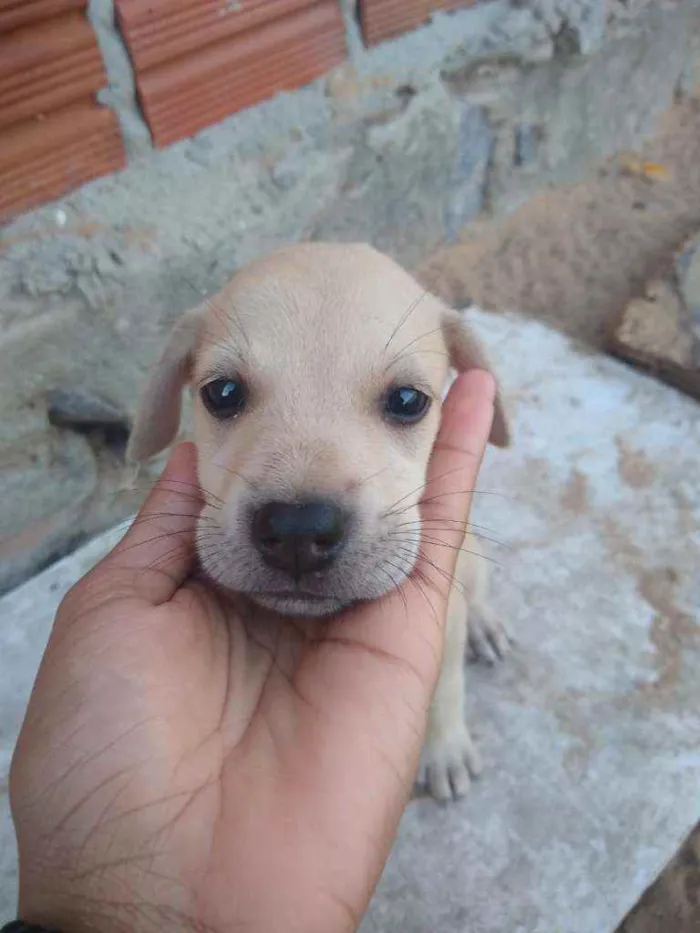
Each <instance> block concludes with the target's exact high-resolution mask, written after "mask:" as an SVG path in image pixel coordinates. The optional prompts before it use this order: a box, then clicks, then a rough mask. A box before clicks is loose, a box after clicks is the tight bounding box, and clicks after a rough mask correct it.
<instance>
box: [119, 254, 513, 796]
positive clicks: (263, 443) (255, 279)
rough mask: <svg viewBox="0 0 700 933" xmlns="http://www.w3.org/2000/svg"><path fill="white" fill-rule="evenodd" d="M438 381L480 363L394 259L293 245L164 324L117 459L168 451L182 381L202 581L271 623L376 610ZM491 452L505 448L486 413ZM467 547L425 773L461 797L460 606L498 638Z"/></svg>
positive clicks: (434, 424) (464, 766) (457, 323)
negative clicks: (162, 340)
mask: <svg viewBox="0 0 700 933" xmlns="http://www.w3.org/2000/svg"><path fill="white" fill-rule="evenodd" d="M450 367H453V368H454V369H456V370H460V371H462V370H466V369H470V368H475V367H479V368H488V364H487V363H486V360H485V358H484V355H483V353H482V351H481V349H480V347H479V346H478V344H477V343H476V341H475V340H474V338H473V337H472V336H471V334H470V333H469V331H468V330H467V328H466V326H465V325H464V323H463V321H462V317H461V315H459V314H458V313H457V312H455V311H453V310H451V309H449V308H446V307H445V306H444V305H442V304H441V303H440V302H439V301H438V300H437V299H436V298H434V297H433V296H431V295H429V294H427V293H426V292H425V291H424V290H423V289H422V288H421V287H420V286H419V285H418V284H417V283H416V282H415V281H414V279H412V278H411V276H409V275H408V274H407V273H406V272H405V271H404V270H403V269H401V268H400V267H399V266H398V265H396V264H395V263H394V262H393V261H392V260H390V259H389V258H387V257H386V256H383V255H381V254H380V253H378V252H376V251H375V250H373V249H371V248H370V247H368V246H362V245H352V246H350V245H325V244H324V245H322V244H306V245H301V246H294V247H290V248H287V249H283V250H280V251H278V252H276V253H274V254H272V255H271V256H269V257H267V258H266V259H263V260H261V261H258V262H256V263H254V264H253V265H251V266H249V267H248V268H246V269H244V270H243V271H241V272H239V273H238V274H237V275H236V276H235V277H234V279H233V280H232V281H231V282H230V284H229V285H227V286H226V287H225V288H224V289H223V290H222V291H221V292H220V293H219V294H218V295H217V296H216V297H215V298H214V299H213V300H212V301H208V302H206V303H205V304H204V305H203V306H202V307H200V308H197V309H195V310H194V311H191V312H189V313H188V314H186V315H185V316H184V317H183V318H182V319H181V320H180V321H179V322H178V323H177V324H176V326H175V328H174V329H173V331H172V333H171V335H170V337H169V339H168V342H167V345H166V347H165V349H164V351H163V353H162V355H161V357H160V359H159V361H158V362H157V364H156V366H155V368H154V371H153V373H152V375H151V377H150V380H149V382H148V385H147V387H146V390H145V392H144V394H143V399H142V402H141V407H140V410H139V412H138V415H137V417H136V421H135V425H134V429H133V432H132V435H131V439H130V442H129V449H128V457H129V459H130V460H133V461H142V460H145V459H147V458H149V457H151V456H153V455H154V454H156V453H158V452H159V451H161V450H162V449H163V448H165V447H166V446H167V445H169V444H170V443H171V442H172V441H173V439H174V438H175V436H176V434H177V432H178V429H179V423H180V406H181V395H182V389H183V386H184V385H185V384H187V383H189V384H190V386H191V387H192V389H193V394H194V418H195V441H196V445H197V449H198V455H199V479H200V483H201V486H202V488H203V490H205V495H206V503H205V505H204V507H203V509H202V513H201V517H200V519H199V525H198V536H197V547H198V554H199V558H200V562H201V565H202V568H203V570H204V571H205V573H206V574H207V575H208V576H209V577H210V578H211V579H212V580H214V581H216V582H217V583H218V584H220V585H222V586H224V587H226V588H228V589H230V590H233V591H236V592H238V593H241V594H245V595H246V596H247V597H249V598H250V599H252V600H254V601H256V602H258V603H259V604H261V605H263V606H265V607H267V608H269V609H272V610H274V611H276V612H279V613H280V614H283V615H293V616H302V617H304V616H306V617H308V616H316V617H318V616H325V615H329V614H332V613H335V612H338V611H339V610H340V609H342V608H343V607H344V606H347V605H348V604H350V603H353V602H356V601H358V600H368V599H376V598H377V597H379V596H381V595H382V594H384V593H386V592H387V591H389V590H390V589H391V588H393V587H396V586H398V585H399V584H400V583H401V581H402V580H403V579H404V578H405V577H406V576H407V575H408V574H409V573H410V572H411V570H412V568H413V566H414V563H415V561H416V558H417V555H418V551H419V547H420V541H421V525H420V517H419V510H418V503H419V500H420V498H421V496H422V494H423V492H424V487H425V481H426V468H427V463H428V458H429V456H430V452H431V448H432V446H433V442H434V440H435V436H436V433H437V429H438V424H439V419H440V405H441V400H442V397H443V392H444V389H445V386H446V384H447V379H448V375H449V373H450ZM491 441H492V442H493V443H494V444H497V445H499V446H506V445H507V443H508V436H507V427H506V423H505V419H504V415H503V410H502V407H501V402H500V399H499V400H497V404H496V414H495V420H494V424H493V430H492V434H491ZM423 532H424V533H425V534H430V535H432V536H433V537H439V534H440V529H439V528H430V529H424V530H423ZM475 546H476V541H475V539H473V538H472V536H470V537H469V541H468V542H467V544H466V546H465V552H464V553H463V554H462V555H461V557H460V561H459V565H458V571H457V577H458V580H459V584H460V585H457V586H453V590H452V596H451V598H450V606H449V613H448V615H449V618H448V628H447V635H446V647H445V657H444V661H443V669H442V673H441V677H440V682H439V685H438V688H437V691H436V694H435V698H434V702H433V706H432V708H431V715H430V724H429V731H428V737H427V741H426V745H425V749H424V755H423V764H422V768H421V780H422V781H423V782H424V783H425V784H427V786H428V788H429V789H430V791H431V793H433V795H434V796H436V797H438V798H441V799H444V798H448V797H450V796H451V795H452V794H454V795H461V794H463V793H464V792H465V791H466V790H467V788H468V785H469V775H470V773H471V774H475V773H476V772H478V770H479V763H478V758H477V754H476V752H475V750H474V747H473V745H472V742H471V739H470V737H469V732H468V730H467V727H466V724H465V720H464V711H463V705H464V665H463V661H464V651H465V647H466V643H467V602H468V603H469V605H470V608H471V609H472V610H477V611H478V613H479V625H480V626H481V628H479V629H477V630H475V632H474V637H473V638H472V639H471V641H472V644H473V645H474V646H475V647H476V649H477V650H478V648H479V645H480V644H484V641H485V640H488V639H490V640H491V642H492V643H495V644H496V647H497V649H500V648H502V647H503V644H504V640H505V639H504V636H503V634H502V632H501V630H500V629H499V627H498V626H497V625H496V624H495V623H494V620H493V618H492V617H491V615H490V612H489V608H488V605H487V603H486V577H485V568H486V563H485V561H483V560H479V559H478V558H477V559H474V557H473V555H472V554H471V553H470V552H472V551H474V550H475Z"/></svg>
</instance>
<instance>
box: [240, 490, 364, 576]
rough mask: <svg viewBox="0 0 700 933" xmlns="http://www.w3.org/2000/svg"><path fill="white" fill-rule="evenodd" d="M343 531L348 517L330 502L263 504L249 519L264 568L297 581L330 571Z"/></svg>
mask: <svg viewBox="0 0 700 933" xmlns="http://www.w3.org/2000/svg"><path fill="white" fill-rule="evenodd" d="M347 529H348V515H347V513H346V512H345V511H344V510H343V509H341V508H340V506H338V505H336V504H335V503H334V502H329V501H325V500H313V501H310V502H296V503H295V502H267V503H266V504H265V505H263V506H261V507H260V508H258V509H257V510H256V512H255V514H254V515H253V522H252V538H253V543H254V544H255V547H256V549H257V550H258V552H259V553H260V555H261V557H262V559H263V560H264V561H265V563H266V564H268V566H270V567H274V568H275V569H276V570H282V571H283V572H284V573H286V574H289V576H291V577H293V578H294V579H295V580H299V578H300V577H301V576H303V575H304V574H308V573H317V572H319V571H322V570H325V569H327V568H328V567H330V565H331V564H332V563H333V562H334V561H335V559H336V558H337V557H338V555H339V554H340V552H341V551H342V550H343V547H344V546H345V542H346V537H347Z"/></svg>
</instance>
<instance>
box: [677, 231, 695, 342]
mask: <svg viewBox="0 0 700 933" xmlns="http://www.w3.org/2000/svg"><path fill="white" fill-rule="evenodd" d="M676 270H677V276H678V285H679V290H680V293H681V298H682V299H683V301H684V303H685V306H686V308H687V309H688V311H689V313H690V326H691V330H692V332H693V334H694V335H695V337H696V338H697V339H698V340H700V234H698V235H697V236H695V237H693V238H692V239H691V240H690V241H689V242H688V243H686V245H685V246H684V247H683V249H682V250H681V252H680V254H679V256H678V259H677V260H676Z"/></svg>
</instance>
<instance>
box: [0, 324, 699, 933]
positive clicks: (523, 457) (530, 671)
mask: <svg viewBox="0 0 700 933" xmlns="http://www.w3.org/2000/svg"><path fill="white" fill-rule="evenodd" d="M474 319H475V324H476V325H477V326H478V329H479V331H480V332H481V333H482V335H483V337H484V339H485V340H486V341H487V343H488V344H489V345H490V347H491V352H492V355H493V357H494V359H495V360H500V370H501V375H502V380H503V383H504V386H505V389H506V394H507V396H508V397H509V398H511V399H512V400H513V415H514V424H515V446H514V448H513V450H512V451H509V452H495V451H491V452H489V455H488V458H487V463H486V465H485V469H484V472H483V474H482V479H481V483H480V487H481V494H480V495H478V496H477V497H476V502H475V508H474V514H473V519H474V522H475V523H477V524H480V525H483V526H485V527H486V528H488V529H489V531H487V532H485V533H486V534H489V536H490V537H493V538H494V539H497V541H498V542H501V544H502V545H503V546H498V545H494V556H495V557H496V558H497V560H498V565H497V566H496V573H495V577H496V579H495V603H496V605H497V607H498V609H499V611H500V612H501V613H502V614H503V615H504V617H506V618H507V619H508V620H509V622H510V623H511V625H512V627H513V628H514V629H515V630H516V632H517V635H518V639H519V643H518V646H517V647H516V649H515V651H514V653H513V656H512V657H511V659H510V661H509V663H508V664H507V665H504V666H502V667H500V668H498V669H485V668H481V667H478V666H475V667H472V668H470V671H469V674H470V677H469V690H468V697H467V704H468V709H469V715H470V720H471V723H472V728H473V732H474V734H475V736H476V737H477V738H478V740H479V743H480V746H481V750H482V752H483V755H484V758H485V761H486V765H487V769H486V772H485V774H484V777H483V779H482V780H481V781H480V782H479V783H478V784H476V785H475V786H474V788H473V791H472V794H471V796H470V797H469V798H468V799H467V800H465V801H464V802H462V803H460V804H457V805H455V806H452V807H448V808H441V807H438V806H437V805H435V804H433V803H432V802H430V801H416V802H414V803H413V804H412V805H411V807H410V808H409V810H408V812H407V814H406V816H405V819H404V821H403V824H402V828H401V833H400V837H399V841H398V844H397V846H396V849H395V851H394V854H393V856H392V858H391V860H390V862H389V865H388V867H387V870H386V872H385V876H384V878H383V880H382V883H381V884H380V887H379V890H378V893H377V896H376V898H375V900H374V903H373V905H372V908H371V910H370V912H369V915H368V917H367V919H366V921H365V924H364V927H363V930H364V931H365V933H375V931H376V933H378V931H382V933H393V931H397V933H398V931H401V933H418V931H420V933H428V931H440V933H467V931H468V933H608V931H611V930H612V929H613V928H614V926H615V925H616V923H617V922H618V921H619V920H620V918H621V917H622V915H623V914H624V912H625V911H626V910H627V909H628V908H629V907H630V906H631V905H632V903H633V902H634V901H635V900H636V898H637V897H638V895H639V894H640V893H641V891H642V889H643V888H644V887H645V886H646V885H647V884H648V883H649V882H650V881H651V880H652V879H653V878H654V876H655V875H656V873H657V872H658V871H659V870H660V868H661V867H662V866H663V864H664V863H665V862H666V861H667V859H668V858H669V857H670V856H671V855H672V853H673V851H674V850H675V848H676V847H677V845H678V844H679V843H680V841H681V839H682V837H683V836H684V835H685V833H686V831H687V830H688V829H689V828H690V827H691V825H692V824H693V823H694V822H695V821H696V820H697V819H698V816H700V781H699V780H698V776H699V774H700V678H698V677H697V674H696V671H697V670H698V665H699V662H700V619H699V615H700V574H699V573H698V567H700V477H699V476H698V467H697V464H698V463H699V462H700V408H698V406H697V405H696V404H695V403H694V402H692V401H691V400H689V399H687V398H684V397H682V396H680V395H679V394H677V393H675V392H674V391H673V390H672V389H669V388H666V387H663V386H662V385H660V384H658V383H656V382H654V381H652V380H649V379H647V378H645V377H643V376H641V375H639V374H637V373H635V372H632V371H631V370H628V369H627V368H625V367H624V366H623V365H622V364H620V363H617V362H615V361H613V360H610V359H608V358H604V357H599V356H594V355H590V354H588V353H587V352H582V351H579V350H577V349H576V348H575V347H573V346H572V345H571V344H569V343H568V342H567V340H566V339H565V338H563V337H562V336H561V335H559V334H558V333H555V332H553V331H550V330H548V329H546V328H544V327H543V326H542V325H540V324H538V323H535V322H532V321H526V320H523V319H522V318H518V317H516V316H489V315H486V314H474ZM117 536H118V535H117V534H116V533H113V534H112V536H111V541H113V540H115V538H116V537H117ZM109 543H110V540H103V539H101V540H99V541H97V542H93V544H91V545H90V546H89V547H88V548H87V549H84V550H83V551H81V552H79V553H78V554H76V555H74V556H73V557H71V558H69V559H67V560H65V561H63V562H62V563H61V564H59V565H57V566H55V567H53V568H51V569H50V570H48V571H46V572H45V573H44V574H42V575H41V576H40V577H38V578H36V579H35V580H34V581H32V582H31V583H29V584H27V585H25V586H24V587H23V588H22V589H20V590H17V591H15V592H14V593H12V594H10V595H8V596H6V597H5V598H4V599H3V600H2V601H0V619H2V627H1V628H0V665H1V666H2V671H3V676H2V678H1V679H0V709H1V710H2V720H1V721H0V736H1V737H2V746H1V751H0V755H1V756H2V758H1V760H0V767H2V768H4V767H5V765H6V764H7V762H8V760H9V755H10V749H11V745H12V742H13V740H14V736H15V733H16V731H17V728H18V727H19V724H20V720H21V716H22V712H23V707H24V703H25V699H26V695H27V692H28V690H29V688H30V683H31V679H32V677H33V674H34V670H35V668H36V664H37V662H38V659H39V655H40V653H41V649H42V647H43V644H44V642H45V639H46V636H47V633H48V629H49V625H50V619H51V616H52V613H53V611H54V609H55V606H56V604H57V602H58V601H59V599H60V597H61V595H62V593H63V592H64V591H65V589H66V588H67V587H68V586H69V585H70V583H71V582H72V581H73V580H74V579H75V578H76V577H78V576H79V575H80V574H81V573H82V572H84V570H85V568H86V567H87V566H89V565H90V564H91V563H92V562H93V561H94V560H95V559H96V558H97V557H98V556H99V554H100V553H101V552H103V551H104V549H105V548H106V547H107V546H108V545H109ZM505 545H508V547H506V546H505ZM2 819H3V822H2V827H1V829H0V832H1V835H0V858H1V859H2V862H1V863H0V864H1V865H2V872H1V874H0V916H9V915H11V913H12V910H13V906H14V881H13V877H14V874H13V873H14V868H13V854H12V837H11V828H10V823H9V819H8V817H7V816H6V807H3V817H2Z"/></svg>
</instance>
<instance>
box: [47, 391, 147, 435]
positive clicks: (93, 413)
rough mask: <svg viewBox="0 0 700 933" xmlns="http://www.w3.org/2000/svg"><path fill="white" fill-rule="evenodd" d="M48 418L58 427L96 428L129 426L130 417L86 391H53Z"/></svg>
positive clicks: (49, 402) (49, 397) (48, 401)
mask: <svg viewBox="0 0 700 933" xmlns="http://www.w3.org/2000/svg"><path fill="white" fill-rule="evenodd" d="M46 401H47V404H48V417H49V421H50V422H51V424H53V425H55V426H56V427H67V428H96V427H105V426H111V427H113V426H115V425H124V424H128V420H129V419H128V416H127V415H125V414H124V412H123V411H120V409H118V408H117V407H116V406H115V405H113V404H112V403H111V402H110V401H108V400H107V399H104V398H101V397H100V396H99V395H94V394H93V393H91V392H87V391H85V390H84V389H51V390H50V391H49V392H48V393H47V395H46Z"/></svg>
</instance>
